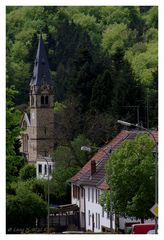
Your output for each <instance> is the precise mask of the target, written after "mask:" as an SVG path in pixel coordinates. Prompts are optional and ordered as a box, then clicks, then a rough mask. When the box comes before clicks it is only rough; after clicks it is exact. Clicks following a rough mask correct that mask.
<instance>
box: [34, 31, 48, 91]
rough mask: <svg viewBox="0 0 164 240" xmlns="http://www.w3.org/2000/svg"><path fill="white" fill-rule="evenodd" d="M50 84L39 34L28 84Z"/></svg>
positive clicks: (43, 48) (46, 62) (46, 60)
mask: <svg viewBox="0 0 164 240" xmlns="http://www.w3.org/2000/svg"><path fill="white" fill-rule="evenodd" d="M43 84H47V85H52V81H51V75H50V69H49V64H48V59H47V55H46V51H45V46H44V42H43V39H42V35H40V39H39V44H38V49H37V54H36V59H35V63H34V70H33V76H32V79H31V82H30V85H31V86H32V85H35V86H41V85H43Z"/></svg>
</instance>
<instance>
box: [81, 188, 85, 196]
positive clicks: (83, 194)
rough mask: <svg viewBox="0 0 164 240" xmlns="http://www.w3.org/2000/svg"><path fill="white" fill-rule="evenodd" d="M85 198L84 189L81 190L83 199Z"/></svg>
mask: <svg viewBox="0 0 164 240" xmlns="http://www.w3.org/2000/svg"><path fill="white" fill-rule="evenodd" d="M83 196H84V189H83V188H81V197H82V198H83Z"/></svg>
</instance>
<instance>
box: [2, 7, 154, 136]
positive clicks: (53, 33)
mask: <svg viewBox="0 0 164 240" xmlns="http://www.w3.org/2000/svg"><path fill="white" fill-rule="evenodd" d="M157 23H158V8H157V7H155V6H154V7H145V8H144V7H137V6H131V7H129V6H123V7H115V6H114V7H113V6H105V7H85V6H84V7H82V6H80V7H79V6H77V7H72V6H68V7H60V6H58V7H49V6H47V7H42V6H41V7H15V8H13V7H11V8H10V7H8V9H7V37H6V40H7V74H8V77H7V85H8V86H10V85H12V84H15V85H16V89H18V90H19V94H18V96H17V98H16V103H17V104H20V103H21V104H22V99H24V100H23V101H24V103H27V101H28V91H29V90H28V84H29V82H30V77H31V74H32V69H33V61H34V58H35V54H36V46H37V34H38V33H40V32H41V31H42V32H43V38H44V40H45V43H46V48H47V50H48V54H49V63H50V68H51V70H52V78H53V81H54V84H55V96H56V99H55V101H56V100H58V101H60V102H62V101H63V100H64V101H68V99H73V97H74V100H73V101H75V100H76V103H77V104H78V109H79V113H80V114H81V111H82V112H83V116H82V117H84V113H85V112H86V111H88V108H90V106H91V104H90V102H91V101H92V94H93V92H96V91H97V90H96V89H95V88H96V85H97V86H98V85H99V84H100V82H101V80H100V78H102V76H103V74H104V72H105V71H106V70H109V72H110V74H111V78H112V81H114V85H115V86H116V87H115V91H114V92H115V93H114V98H113V103H112V105H113V106H117V105H118V104H119V103H118V101H117V96H120V93H121V97H120V101H122V100H121V99H127V98H130V96H129V92H133V91H134V86H132V89H131V91H128V94H127V91H125V92H123V91H121V88H122V86H123V85H125V86H127V85H128V86H129V90H130V88H131V84H130V85H129V83H130V82H131V79H132V78H131V77H130V78H129V77H128V76H127V74H126V68H125V67H124V66H123V65H122V66H121V65H119V64H118V62H119V59H120V58H118V59H117V56H118V52H119V51H122V60H123V59H124V60H125V62H128V64H129V65H128V67H129V69H131V71H132V74H133V83H134V84H136V86H137V87H138V86H139V85H140V87H141V88H142V93H143V92H146V91H147V90H146V88H148V89H149V90H148V91H149V93H150V95H151V94H152V95H151V96H150V99H153V100H154V101H152V103H151V104H152V106H151V108H152V111H153V112H151V114H150V117H149V120H150V122H151V126H155V125H157V121H155V120H154V116H157V108H156V107H155V106H156V103H157V95H156V94H154V92H157V90H158V89H157V86H156V87H155V85H154V83H155V81H156V77H155V76H156V75H157V74H156V73H157V43H158V40H157V31H158V29H157V27H158V24H157ZM112 62H114V64H115V66H114V67H115V68H116V67H117V66H116V65H118V66H119V72H120V79H118V78H117V71H115V74H116V76H115V74H114V75H113V73H112V68H113V66H111V64H112ZM98 76H99V77H98ZM121 81H122V82H123V84H120V82H121ZM98 82H99V84H98ZM118 83H119V84H118ZM132 85H133V84H132ZM101 89H102V88H101ZM103 90H104V92H103ZM103 90H102V96H106V89H105V88H104V89H103ZM123 95H124V96H123ZM108 96H109V95H108ZM112 96H113V94H112ZM146 96H147V95H146V94H144V97H143V98H144V99H143V98H142V99H137V98H136V97H133V99H134V100H133V105H138V101H140V102H141V101H142V108H143V109H144V108H145V103H146ZM94 98H95V97H94ZM97 99H98V98H97ZM97 99H95V101H97ZM126 102H131V100H130V101H129V100H128V101H126ZM128 104H130V105H132V103H128ZM143 105H144V106H143ZM97 107H98V108H97V109H96V105H95V111H96V110H99V108H100V106H98V105H97ZM105 107H106V108H105ZM107 109H108V104H107V105H106V104H104V111H106V110H107ZM140 109H141V106H140ZM112 111H113V110H112ZM116 111H117V112H118V110H116ZM123 112H124V114H125V115H127V116H125V118H130V120H131V121H132V120H133V117H134V113H132V114H131V113H130V111H129V110H128V108H126V109H124V111H123ZM114 115H115V112H114ZM131 115H133V116H132V117H131ZM140 115H141V119H143V118H144V116H145V112H144V111H141V112H140ZM87 117H88V116H87ZM84 122H85V121H83V123H84ZM135 122H136V120H135ZM143 122H145V121H143ZM144 124H145V123H144ZM83 127H84V128H85V126H83ZM78 133H79V132H78V131H77V134H78Z"/></svg>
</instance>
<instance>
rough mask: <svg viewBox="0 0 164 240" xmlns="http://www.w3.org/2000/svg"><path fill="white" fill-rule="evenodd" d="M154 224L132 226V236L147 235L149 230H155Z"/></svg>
mask: <svg viewBox="0 0 164 240" xmlns="http://www.w3.org/2000/svg"><path fill="white" fill-rule="evenodd" d="M154 229H155V224H154V223H140V224H133V225H132V231H131V233H132V234H147V233H148V231H149V230H154Z"/></svg>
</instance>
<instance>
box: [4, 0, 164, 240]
mask: <svg viewBox="0 0 164 240" xmlns="http://www.w3.org/2000/svg"><path fill="white" fill-rule="evenodd" d="M16 5H19V6H23V5H26V6H28V5H29V6H40V5H51V6H53V5H54V6H56V5H61V6H67V5H72V6H73V5H85V6H87V5H93V6H98V5H101V6H107V5H114V6H117V5H118V6H123V5H129V6H131V5H137V6H145V5H149V6H150V5H151V6H152V5H156V6H158V7H159V227H160V226H161V227H160V229H159V234H158V236H153V235H152V236H150V235H149V239H164V238H163V237H164V227H163V222H164V206H163V203H164V188H163V189H162V186H163V184H162V183H163V182H164V179H163V176H164V174H163V169H164V147H163V143H164V107H163V103H164V60H163V59H164V0H96V1H95V0H78V1H77V0H0V19H1V20H0V81H1V85H0V146H1V148H0V153H1V154H0V161H1V167H0V186H1V187H0V239H9V238H12V239H21V240H22V239H26V238H27V239H31V236H29V235H17V236H14V235H13V236H11V235H6V234H5V221H6V218H5V204H6V202H5V131H6V130H5V110H6V107H5V89H6V80H5V78H6V77H5V74H6V73H5V72H6V68H5V65H6V57H5V54H6V50H5V48H6V43H5V41H6V16H5V8H6V6H16ZM162 175H163V176H162ZM86 237H87V239H89V240H90V239H91V240H92V239H94V240H95V238H96V239H108V240H110V239H116V240H117V239H126V240H127V239H130V240H131V239H133V237H132V236H131V235H89V236H86V235H82V236H81V235H78V239H86ZM32 238H35V239H39V240H40V239H41V238H44V240H46V239H57V240H58V239H62V240H63V238H64V239H71V240H72V239H76V240H77V236H75V235H64V237H63V235H55V236H53V235H51V234H50V235H32ZM135 239H139V240H142V239H148V238H147V237H146V236H135Z"/></svg>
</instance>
